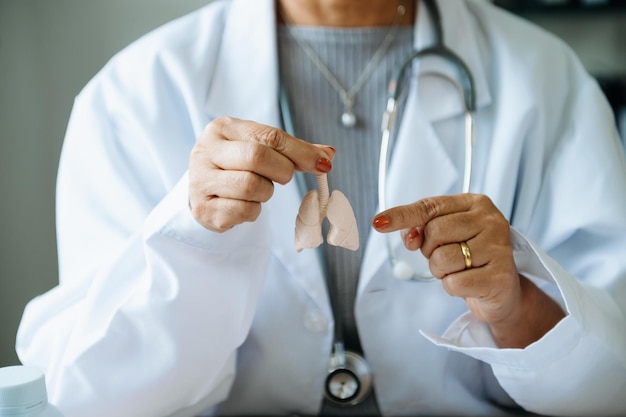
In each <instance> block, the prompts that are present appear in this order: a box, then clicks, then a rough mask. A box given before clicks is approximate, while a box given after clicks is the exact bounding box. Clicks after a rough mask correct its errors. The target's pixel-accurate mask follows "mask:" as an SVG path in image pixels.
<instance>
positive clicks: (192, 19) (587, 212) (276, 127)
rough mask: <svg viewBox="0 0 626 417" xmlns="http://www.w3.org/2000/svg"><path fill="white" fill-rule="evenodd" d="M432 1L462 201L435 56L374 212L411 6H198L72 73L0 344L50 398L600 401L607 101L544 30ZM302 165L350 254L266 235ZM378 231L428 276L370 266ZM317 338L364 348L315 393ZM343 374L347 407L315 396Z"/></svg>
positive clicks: (617, 227) (319, 370)
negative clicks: (35, 269)
mask: <svg viewBox="0 0 626 417" xmlns="http://www.w3.org/2000/svg"><path fill="white" fill-rule="evenodd" d="M438 3H439V8H440V12H441V18H442V25H443V26H442V29H443V33H444V35H445V37H444V38H445V42H446V45H447V46H448V47H449V48H450V49H452V50H453V51H454V52H455V53H457V54H458V55H459V56H460V57H462V59H463V60H464V61H465V62H466V64H467V65H468V67H469V68H470V70H471V72H472V74H473V77H474V79H475V85H476V102H477V110H476V114H475V119H476V120H475V121H476V125H475V132H476V137H475V146H474V173H473V174H474V178H473V182H472V189H471V190H470V193H467V194H463V193H460V190H461V183H462V181H463V174H462V171H463V169H462V166H463V162H462V161H463V140H462V139H463V116H462V115H463V109H462V105H461V103H462V102H461V101H460V100H459V97H458V93H457V91H456V89H455V88H454V87H452V84H450V80H449V79H450V78H451V79H453V80H454V79H455V76H456V74H455V71H454V70H453V69H452V68H451V67H450V66H449V65H448V64H447V63H446V62H445V61H443V60H440V59H436V58H434V59H432V60H424V61H421V62H420V63H416V64H415V65H414V66H413V67H412V68H411V73H410V74H409V75H407V79H406V80H405V81H406V83H407V88H406V91H407V93H406V94H405V95H404V96H403V99H402V102H401V106H400V112H399V117H400V120H399V125H400V127H399V129H398V134H397V139H396V141H395V143H394V148H393V156H392V160H391V164H390V169H389V172H388V173H387V181H388V202H387V206H388V207H391V208H389V209H388V210H385V211H384V212H380V213H379V212H377V203H378V202H377V199H376V181H377V176H378V172H377V169H376V167H377V158H378V151H379V148H380V143H379V142H378V137H379V132H378V130H379V126H380V125H379V120H380V114H381V112H382V109H384V105H385V99H386V84H387V82H388V80H389V77H390V76H391V75H392V73H393V71H394V69H395V68H396V67H397V64H398V63H399V62H400V61H402V59H403V58H404V57H405V56H406V55H407V54H408V53H409V52H410V51H411V50H412V49H413V48H423V47H425V46H428V45H429V44H430V43H431V42H432V39H433V31H434V27H433V21H432V19H431V18H429V15H428V13H426V10H425V9H424V2H421V1H416V2H414V1H412V0H411V1H407V2H404V3H403V2H395V1H389V0H367V1H359V2H355V1H349V0H334V1H325V0H317V1H309V2H303V1H297V0H282V1H277V2H275V1H273V0H232V1H226V0H218V1H214V2H211V3H210V4H209V5H207V6H206V7H205V8H202V9H200V10H198V11H197V12H195V13H192V14H190V15H188V16H186V17H183V18H181V19H178V20H176V21H174V22H172V23H170V24H168V25H165V26H164V27H162V28H160V29H158V30H156V31H155V32H153V33H150V34H148V35H147V36H145V37H143V38H141V39H140V40H138V41H137V42H135V43H133V44H132V45H130V46H129V47H128V48H126V49H125V50H123V51H122V52H120V53H119V54H117V55H116V56H115V57H114V58H113V59H112V60H111V61H110V62H109V63H108V64H107V65H106V66H105V67H104V68H103V69H102V71H101V72H100V73H99V74H98V75H97V76H96V77H94V79H93V80H92V81H91V82H89V84H88V85H87V86H86V87H85V89H84V91H82V92H81V93H80V95H79V96H78V97H77V99H76V103H75V106H74V110H73V113H72V116H71V120H70V123H69V126H68V130H67V136H66V139H65V144H64V148H63V153H62V157H61V161H60V168H59V176H58V206H57V221H58V250H59V270H60V284H59V286H58V287H57V288H55V289H53V290H51V291H50V292H48V293H47V294H44V295H42V296H40V297H38V298H36V299H35V300H33V301H32V302H31V303H30V304H29V305H28V306H27V308H26V310H25V313H24V316H23V320H22V323H21V325H20V329H19V332H18V338H17V351H18V354H19V355H20V358H21V360H22V361H23V362H24V363H25V364H29V365H39V366H41V367H42V368H43V369H44V370H45V372H46V376H47V382H48V385H49V393H50V400H51V402H52V403H54V404H56V405H58V406H59V407H60V409H61V410H62V411H63V412H64V413H65V415H66V416H67V417H74V416H90V417H100V416H103V417H104V416H106V417H110V416H133V417H157V416H159V417H160V416H199V415H246V414H250V415H272V416H275V415H293V414H299V415H385V416H400V415H418V414H420V415H494V416H495V415H498V416H502V415H508V414H514V415H520V413H522V414H523V413H525V412H528V413H531V412H532V413H539V414H546V415H571V416H573V415H623V413H624V411H626V397H625V396H624V395H623V393H624V391H625V390H626V331H625V330H626V320H625V311H626V257H625V256H624V248H626V164H625V162H624V157H623V151H622V149H621V148H620V144H619V140H618V136H617V133H616V130H615V127H614V121H613V119H612V115H611V112H610V109H609V107H608V106H607V103H606V102H605V100H604V98H603V96H602V93H601V91H600V90H599V88H598V86H597V84H596V83H595V81H594V80H593V79H592V78H591V77H590V76H589V75H588V74H587V73H586V72H585V71H584V69H583V68H582V66H581V64H580V63H579V61H578V60H577V59H576V57H575V56H574V55H573V54H572V52H571V51H570V50H569V49H568V48H567V47H566V46H564V44H563V43H562V42H560V41H558V40H556V39H554V38H553V37H551V36H550V35H548V34H546V33H545V32H543V31H541V30H539V29H537V28H535V27H532V26H530V25H529V24H528V23H526V22H524V21H522V20H520V19H518V18H515V17H513V16H511V15H509V14H507V13H505V12H503V11H502V10H499V9H497V8H495V7H494V6H492V5H491V4H489V3H488V2H484V1H475V0H467V1H455V2H451V1H440V2H438ZM311 51H313V54H311ZM324 68H326V70H325V69H324ZM333 78H334V81H333ZM279 91H284V92H286V96H287V98H288V99H287V100H286V101H287V102H288V106H289V109H285V108H284V106H285V104H284V103H283V104H282V105H279V100H278V97H279ZM286 110H287V111H288V113H285V111H286ZM285 114H289V115H291V116H292V119H293V128H294V129H293V130H294V131H292V132H291V134H288V133H286V132H285V131H284V130H283V126H284V122H285V118H284V117H281V115H282V116H284V115H285ZM296 136H297V137H298V138H300V139H298V138H296ZM319 174H327V175H328V179H329V181H330V186H331V189H339V190H342V191H343V192H344V193H345V194H346V196H347V197H348V200H350V202H351V203H352V206H353V208H354V212H355V214H356V218H357V223H358V225H359V234H360V247H359V249H358V250H357V251H354V252H352V251H349V250H346V249H343V248H339V247H334V246H331V245H327V244H323V245H322V246H321V247H320V248H319V249H309V250H304V251H302V252H300V253H298V252H296V250H295V248H294V222H295V219H296V216H297V211H298V207H299V205H300V201H301V199H302V192H301V190H300V188H303V187H300V188H299V187H298V181H296V177H300V176H301V175H302V177H303V178H304V179H303V180H302V181H300V184H301V185H304V186H305V187H306V188H312V187H313V186H314V183H315V175H319ZM372 226H373V227H372ZM387 236H389V237H390V238H391V241H392V248H391V251H392V252H393V255H394V256H398V257H408V259H409V260H410V261H411V262H413V263H415V264H417V263H420V262H421V263H423V264H425V265H426V264H427V266H426V267H427V268H428V269H429V270H430V273H432V274H433V275H434V276H435V277H436V278H437V279H436V280H434V281H433V282H427V283H418V282H409V281H403V280H399V279H397V278H395V277H394V275H393V273H392V268H391V265H390V263H389V255H390V251H388V250H387V245H386V237H387ZM417 249H420V250H419V251H417ZM425 258H426V259H427V261H425V260H424V259H425ZM338 335H339V336H338ZM338 338H339V339H341V340H338ZM338 341H340V342H342V343H343V344H345V346H346V348H347V351H348V352H349V354H348V355H347V356H343V358H344V359H346V358H347V359H348V360H349V361H350V360H352V358H359V359H358V360H359V361H360V360H361V359H362V360H363V361H364V362H363V363H364V364H365V365H364V366H365V367H364V368H359V369H360V370H362V371H364V372H363V374H359V372H356V371H355V372H353V374H354V373H356V374H358V375H356V376H357V377H360V378H361V379H359V380H357V382H356V385H350V384H351V383H352V382H354V381H351V380H349V379H342V380H341V381H343V385H341V384H340V382H341V381H335V382H336V383H337V384H339V385H337V384H336V385H334V386H332V387H330V388H329V386H328V385H327V382H328V381H327V378H328V376H329V373H332V372H333V371H336V370H337V369H339V370H341V369H343V368H341V366H339V368H337V366H335V367H334V368H333V366H332V365H333V364H332V360H331V359H332V358H335V357H336V356H333V355H334V354H335V353H336V352H335V351H334V350H333V346H337V345H338V344H337V342H338ZM340 345H341V344H340ZM352 354H354V356H352ZM329 362H330V363H329ZM357 362H358V361H357ZM358 363H361V362H358ZM334 365H337V364H336V363H335V364H334ZM339 365H342V364H339ZM344 365H345V364H344ZM351 376H353V375H352V374H349V373H345V374H342V375H341V378H343V377H346V378H348V377H351ZM341 378H340V379H341ZM367 381H370V382H371V387H369V388H368V389H367V390H365V391H366V392H365V394H364V396H363V398H359V401H355V402H358V404H353V402H349V404H347V405H344V406H342V405H337V404H336V402H337V401H334V400H333V399H332V398H331V396H329V393H328V392H327V391H329V389H330V390H331V391H333V390H335V391H334V392H335V394H338V395H340V394H341V392H344V391H350V390H352V389H356V390H357V391H358V390H359V389H362V388H363V387H364V386H365V385H367ZM359 384H360V385H359ZM338 387H339V388H338ZM355 387H356V388H355ZM335 400H336V398H335ZM339 402H340V401H339Z"/></svg>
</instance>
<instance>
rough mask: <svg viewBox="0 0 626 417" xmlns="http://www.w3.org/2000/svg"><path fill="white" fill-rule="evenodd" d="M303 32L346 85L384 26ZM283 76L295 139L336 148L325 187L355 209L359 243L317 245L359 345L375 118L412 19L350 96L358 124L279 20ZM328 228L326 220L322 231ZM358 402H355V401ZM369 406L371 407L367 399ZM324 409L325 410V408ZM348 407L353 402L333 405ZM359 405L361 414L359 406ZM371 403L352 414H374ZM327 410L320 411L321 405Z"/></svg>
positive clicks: (373, 188) (312, 183)
mask: <svg viewBox="0 0 626 417" xmlns="http://www.w3.org/2000/svg"><path fill="white" fill-rule="evenodd" d="M295 30H297V31H298V33H299V35H300V37H301V38H303V39H304V40H305V41H306V42H307V43H308V44H309V45H310V46H311V47H312V49H313V50H314V51H315V52H316V53H317V54H318V55H319V57H320V58H321V60H322V61H323V62H324V63H325V64H326V65H327V66H328V68H329V69H330V71H331V72H332V73H333V74H334V75H335V77H336V78H337V79H338V80H339V82H340V83H341V84H342V86H343V87H344V88H345V89H346V90H349V89H350V87H352V85H353V84H354V83H355V81H356V80H357V78H358V77H359V76H360V74H361V72H362V71H363V69H364V68H365V67H366V65H367V63H368V62H369V60H370V59H371V57H372V56H373V55H374V53H375V52H376V50H377V49H378V47H379V45H380V44H381V42H382V41H383V39H384V37H385V36H386V34H387V31H388V28H385V27H382V28H379V27H376V28H348V29H344V28H318V27H305V26H297V27H295ZM278 47H279V54H280V71H281V82H282V86H283V88H284V89H286V93H287V97H288V101H289V107H290V109H291V114H292V120H293V124H294V129H295V135H296V136H297V137H299V138H301V139H304V140H307V141H310V142H313V143H323V144H328V145H331V146H334V147H335V148H336V149H337V154H336V155H335V159H334V161H333V170H332V172H331V173H330V174H329V175H328V182H329V186H330V191H331V192H332V190H340V191H342V192H343V193H344V194H345V195H346V197H347V198H348V200H349V201H350V203H351V204H352V207H353V209H354V212H355V216H356V219H357V224H358V228H359V237H360V247H359V249H358V250H357V251H354V252H353V251H350V250H346V249H343V248H338V247H335V246H331V245H328V244H323V245H322V251H323V255H324V257H325V260H326V268H327V275H328V276H327V280H328V281H327V283H328V286H329V291H330V292H331V293H333V294H334V296H333V302H334V303H335V304H337V305H334V306H333V308H335V309H337V312H336V313H335V314H336V318H338V319H339V321H341V323H337V324H336V325H342V326H343V337H344V342H345V344H346V348H347V349H350V350H355V351H361V347H360V342H359V338H358V332H357V328H356V323H355V320H354V297H355V294H356V288H357V284H358V277H359V271H360V265H361V258H362V256H363V251H364V247H365V243H366V241H367V238H368V235H369V233H370V230H371V225H370V224H371V219H372V217H373V216H374V215H375V214H376V207H377V203H378V198H377V184H378V156H379V150H380V124H381V117H382V113H383V110H384V108H385V103H386V99H387V84H388V82H389V80H390V78H391V77H392V75H393V73H394V71H395V70H396V68H397V67H398V66H399V64H400V62H401V61H402V60H404V58H405V57H406V56H408V55H409V53H410V51H411V50H412V48H413V27H408V26H406V27H401V28H399V30H398V32H397V34H396V38H395V39H394V41H393V43H392V44H391V46H390V47H389V49H388V50H387V53H386V54H385V56H384V58H383V60H382V61H381V62H380V63H379V64H378V66H377V68H376V69H375V71H374V72H373V73H372V74H371V76H370V77H369V79H368V80H367V81H366V82H365V84H364V85H363V87H362V88H361V90H360V91H359V92H358V93H357V94H356V96H355V103H354V113H355V114H356V116H357V120H358V122H357V125H356V126H355V127H353V128H346V127H344V126H343V125H342V124H341V121H340V118H341V114H342V113H343V104H342V102H341V99H340V97H339V94H338V93H337V92H336V91H335V90H334V89H333V87H332V86H331V84H330V83H329V82H328V81H327V80H326V79H325V78H324V76H323V75H322V73H321V72H320V70H319V69H318V68H317V67H316V66H315V65H314V64H313V62H312V61H311V60H310V59H309V58H308V57H307V55H306V54H305V53H304V51H303V50H302V48H301V47H300V46H299V45H298V43H297V42H296V41H295V40H294V38H293V37H292V36H291V35H290V33H289V31H288V30H287V29H286V28H285V27H280V28H279V33H278ZM306 182H307V186H308V188H309V189H311V188H315V189H316V188H317V182H316V178H315V176H314V175H310V174H306ZM327 230H328V225H327V222H325V229H324V232H323V234H324V237H325V236H326V233H327ZM356 408H359V407H356ZM370 408H371V407H370ZM325 411H326V412H328V410H325ZM337 411H338V413H337V415H349V414H350V413H353V412H355V411H356V410H352V411H349V410H347V409H345V408H344V409H341V410H337ZM364 413H365V414H364ZM375 413H377V411H376V408H375V406H374V407H373V409H369V410H359V411H358V415H361V416H364V415H375ZM325 415H326V413H325Z"/></svg>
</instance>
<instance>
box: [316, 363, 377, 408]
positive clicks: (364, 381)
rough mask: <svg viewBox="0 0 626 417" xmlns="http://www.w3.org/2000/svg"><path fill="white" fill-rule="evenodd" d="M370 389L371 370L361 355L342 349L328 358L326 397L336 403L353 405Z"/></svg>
mask: <svg viewBox="0 0 626 417" xmlns="http://www.w3.org/2000/svg"><path fill="white" fill-rule="evenodd" d="M371 390H372V371H371V369H370V367H369V365H368V364H367V362H366V361H365V359H364V358H363V357H361V356H360V355H358V354H356V353H354V352H350V351H344V352H340V353H337V352H335V354H334V355H333V356H332V357H331V358H330V366H329V369H328V376H327V377H326V398H327V399H328V400H330V401H331V402H333V403H335V404H338V405H344V406H349V405H355V404H358V403H360V402H361V401H363V400H364V399H365V398H367V396H368V395H369V394H370V392H371Z"/></svg>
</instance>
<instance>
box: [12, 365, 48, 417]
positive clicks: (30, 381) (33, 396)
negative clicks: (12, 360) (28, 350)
mask: <svg viewBox="0 0 626 417" xmlns="http://www.w3.org/2000/svg"><path fill="white" fill-rule="evenodd" d="M47 401H48V394H47V392H46V381H45V377H44V374H43V372H42V371H41V370H40V369H39V368H36V367H32V366H7V367H4V368H0V415H3V414H4V413H5V412H10V413H11V414H18V413H20V412H25V411H33V410H34V409H36V408H38V407H45V405H46V403H47Z"/></svg>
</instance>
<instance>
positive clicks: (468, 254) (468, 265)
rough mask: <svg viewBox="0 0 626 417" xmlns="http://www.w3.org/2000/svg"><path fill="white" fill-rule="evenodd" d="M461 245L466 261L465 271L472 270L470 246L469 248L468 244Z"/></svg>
mask: <svg viewBox="0 0 626 417" xmlns="http://www.w3.org/2000/svg"><path fill="white" fill-rule="evenodd" d="M459 245H461V252H463V260H465V269H470V268H471V267H472V252H470V248H469V246H467V243H466V242H459Z"/></svg>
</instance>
